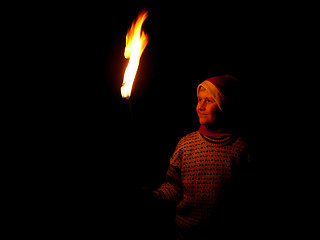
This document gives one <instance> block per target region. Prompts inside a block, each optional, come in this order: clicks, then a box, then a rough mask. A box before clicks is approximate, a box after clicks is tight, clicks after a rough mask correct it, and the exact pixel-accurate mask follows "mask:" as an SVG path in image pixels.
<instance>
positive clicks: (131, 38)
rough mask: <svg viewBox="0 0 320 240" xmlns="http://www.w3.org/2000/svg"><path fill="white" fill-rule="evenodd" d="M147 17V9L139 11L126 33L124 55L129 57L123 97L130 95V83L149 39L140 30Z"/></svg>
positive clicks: (122, 87) (124, 78) (123, 85)
mask: <svg viewBox="0 0 320 240" xmlns="http://www.w3.org/2000/svg"><path fill="white" fill-rule="evenodd" d="M147 17H148V11H142V12H140V13H139V15H138V17H137V19H136V20H135V21H134V22H133V23H132V25H131V28H130V29H129V30H128V32H127V35H126V48H125V50H124V57H125V58H127V59H129V63H128V66H127V68H126V71H125V73H124V77H123V83H122V86H121V96H122V97H123V98H127V99H128V98H130V96H131V90H132V85H133V82H134V78H135V76H136V73H137V70H138V67H139V62H140V57H141V55H142V53H143V51H144V49H145V48H146V46H147V44H148V41H149V37H148V35H147V34H145V33H144V32H143V31H141V27H142V24H143V22H144V20H145V19H146V18H147Z"/></svg>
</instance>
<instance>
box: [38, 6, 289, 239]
mask: <svg viewBox="0 0 320 240" xmlns="http://www.w3.org/2000/svg"><path fill="white" fill-rule="evenodd" d="M143 8H146V9H148V10H149V17H148V18H147V19H146V21H145V23H144V25H143V30H144V31H145V32H146V33H147V34H148V35H149V37H150V41H149V43H148V45H147V47H146V49H145V51H144V53H143V55H142V57H141V61H140V66H139V69H138V72H137V75H136V78H135V82H134V85H133V90H132V97H131V104H132V110H133V115H131V114H130V111H129V107H128V102H127V101H125V100H124V99H122V98H121V95H120V87H121V84H122V80H123V74H124V71H125V68H126V66H127V63H128V61H127V60H126V59H125V58H124V56H123V53H124V48H125V36H126V32H127V30H128V28H129V27H130V26H131V23H132V21H133V20H134V19H135V18H136V17H137V15H138V13H139V11H140V10H141V9H143ZM44 18H45V19H46V21H44V22H42V21H41V20H42V19H44ZM34 21H35V22H36V23H37V26H38V28H37V30H36V31H37V34H39V33H40V35H41V37H40V38H38V39H37V42H38V43H39V45H40V46H41V51H42V53H41V55H43V56H46V58H42V57H40V62H42V63H41V67H39V69H40V68H41V69H42V70H44V71H43V72H42V71H41V74H42V76H41V77H42V78H45V79H48V82H49V84H47V83H46V84H40V88H41V91H39V92H40V94H41V98H40V99H44V101H43V102H42V101H39V99H36V101H37V107H36V108H37V109H36V111H37V112H38V114H39V112H43V114H39V115H40V116H39V118H37V119H36V120H35V125H37V127H39V126H40V130H39V133H38V132H37V135H36V136H37V137H38V140H37V144H38V145H35V146H33V148H35V149H36V150H37V156H39V158H40V159H41V161H40V166H39V164H35V167H36V168H35V169H40V170H39V171H38V170H36V171H37V173H38V174H39V177H35V179H34V184H35V185H36V186H39V189H42V190H41V191H40V192H42V191H44V192H45V194H41V198H40V200H38V201H36V203H37V204H42V205H41V206H42V207H41V209H42V210H41V211H40V213H39V215H37V218H38V220H40V221H41V220H42V219H46V220H43V221H42V224H41V228H42V229H45V231H46V232H47V233H49V234H59V233H60V232H61V231H65V230H67V232H68V234H70V235H71V236H72V235H75V234H76V235H79V236H83V235H88V236H92V235H93V234H97V235H103V236H110V235H111V234H119V235H120V237H121V236H123V235H126V234H128V235H129V236H131V237H132V238H133V237H136V236H137V237H140V239H154V238H153V237H150V236H151V235H152V234H156V235H157V234H159V236H166V235H168V234H171V233H172V228H173V227H172V217H173V215H172V212H173V211H172V210H173V209H172V206H167V208H166V207H165V206H159V205H154V203H152V202H151V201H149V195H148V191H150V190H154V189H156V188H157V187H158V186H159V185H160V184H161V183H162V182H163V181H164V179H165V173H166V169H167V167H168V163H169V159H170V157H171V155H172V154H173V151H174V148H175V146H176V144H177V142H178V141H179V139H180V138H181V137H182V136H184V135H186V134H187V133H190V132H192V131H196V130H197V129H198V127H199V125H198V119H197V115H196V112H195V107H196V101H197V100H196V87H197V86H198V84H199V83H201V82H202V81H203V80H205V79H206V78H209V77H212V76H214V75H219V74H225V73H229V74H232V75H234V76H236V77H237V78H238V79H239V80H240V81H241V82H242V89H241V92H240V94H239V99H238V100H239V103H241V104H240V106H241V111H240V112H241V113H240V114H239V115H238V119H237V121H238V127H239V130H240V132H241V133H242V134H243V135H244V136H245V137H246V138H247V139H248V142H249V144H250V149H251V154H252V157H253V160H254V161H255V164H254V168H253V169H254V172H255V174H254V180H253V182H254V184H253V186H251V187H252V191H251V193H250V198H251V200H250V201H249V202H247V203H246V205H245V206H244V207H243V209H244V210H243V211H242V214H243V215H244V216H243V219H245V218H248V217H249V218H250V221H249V223H248V225H249V226H250V227H248V225H246V224H243V221H241V222H242V225H240V227H238V230H239V229H242V234H246V233H248V231H249V230H248V231H247V228H248V229H251V230H252V229H257V231H258V232H260V233H259V234H261V232H263V233H266V232H268V233H270V234H272V233H274V232H276V231H278V230H279V229H282V220H283V219H287V218H288V216H291V215H290V214H292V213H290V214H289V215H288V212H289V210H288V209H287V208H288V207H287V205H286V203H287V200H288V199H289V197H285V198H284V196H286V194H287V192H289V191H291V187H288V185H287V183H288V181H289V180H288V178H287V177H283V171H282V170H283V169H286V167H287V163H288V161H289V160H288V159H289V158H288V157H284V155H285V154H286V153H283V151H281V152H280V151H279V150H283V148H284V146H283V139H282V138H280V137H279V134H280V135H281V136H282V135H285V134H286V131H287V130H285V128H284V126H285V125H286V118H284V116H285V115H286V114H287V112H289V111H290V108H288V103H290V101H291V99H287V98H283V91H282V90H283V89H285V90H286V91H288V89H287V87H288V82H290V79H289V78H290V77H289V74H288V69H287V67H286V66H285V64H283V63H284V62H287V61H286V60H287V59H288V58H290V57H291V56H290V55H288V53H289V51H288V47H287V45H286V42H287V39H288V37H287V33H288V32H289V31H290V29H291V28H293V26H294V18H293V17H292V16H290V15H287V8H286V6H279V5H277V4H268V3H251V4H245V3H234V2H232V3H231V2H229V1H227V2H225V3H223V4H222V3H219V4H218V3H215V2H213V3H211V2H210V3H206V4H203V3H201V2H194V3H190V4H189V3H183V4H180V3H167V2H164V1H161V3H155V2H153V3H148V2H141V1H138V2H135V3H129V4H128V3H125V2H123V3H113V4H110V5H108V4H100V5H95V4H90V5H88V4H85V3H83V4H78V3H77V4H75V5H72V4H68V5H55V6H47V7H44V8H43V9H42V10H41V14H40V17H35V20H34ZM48 56H49V59H48ZM42 59H43V61H41V60H42ZM38 88H39V86H37V88H36V89H38ZM38 149H40V151H39V150H38ZM285 152H286V151H285ZM290 176H291V175H290ZM36 189H37V188H36ZM36 191H37V192H38V190H36ZM240 208H241V207H240ZM238 217H239V216H238ZM270 217H271V218H272V223H268V222H266V219H270ZM48 218H49V219H50V220H47V219H48ZM239 218H240V219H242V218H241V217H239ZM230 228H231V229H232V226H231V227H230ZM251 230H250V231H251ZM251 233H252V231H251ZM161 234H162V235H161Z"/></svg>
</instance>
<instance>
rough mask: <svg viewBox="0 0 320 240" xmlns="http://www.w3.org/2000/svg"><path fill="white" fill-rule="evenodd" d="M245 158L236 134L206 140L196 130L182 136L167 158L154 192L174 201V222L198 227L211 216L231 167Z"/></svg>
mask: <svg viewBox="0 0 320 240" xmlns="http://www.w3.org/2000/svg"><path fill="white" fill-rule="evenodd" d="M242 161H246V162H247V161H248V151H247V144H246V143H245V142H244V140H243V139H242V138H240V137H236V136H227V137H224V138H220V139H211V138H210V139H209V138H208V137H205V136H203V135H201V134H200V133H199V132H198V131H196V132H192V133H190V134H188V135H186V136H184V137H183V138H182V139H181V140H180V141H179V143H178V144H177V146H176V149H175V152H174V154H173V156H172V158H171V159H170V165H169V167H168V170H167V175H166V181H165V183H164V184H162V185H161V186H160V188H159V189H158V190H156V191H155V194H157V195H158V197H159V198H160V199H166V200H172V201H176V203H177V205H176V217H175V222H176V225H177V226H178V227H180V228H182V229H190V228H194V227H199V226H201V225H203V224H205V223H206V221H208V219H210V218H211V217H212V215H213V214H214V211H215V207H216V205H217V203H218V202H219V197H220V196H221V193H222V192H223V189H224V187H225V186H227V185H228V183H229V182H230V180H231V176H232V173H233V166H236V165H238V164H240V162H242Z"/></svg>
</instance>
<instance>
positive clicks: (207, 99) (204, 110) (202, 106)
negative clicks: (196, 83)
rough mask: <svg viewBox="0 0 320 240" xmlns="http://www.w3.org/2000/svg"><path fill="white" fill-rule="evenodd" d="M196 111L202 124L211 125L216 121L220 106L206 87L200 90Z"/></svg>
mask: <svg viewBox="0 0 320 240" xmlns="http://www.w3.org/2000/svg"><path fill="white" fill-rule="evenodd" d="M196 110H197V113H198V117H199V122H200V124H203V125H211V124H213V123H214V121H215V120H216V117H217V112H218V110H219V106H218V104H217V103H216V102H215V100H214V99H213V97H212V96H211V95H210V94H209V92H208V91H207V90H206V89H205V88H204V87H200V89H199V93H198V105H197V107H196Z"/></svg>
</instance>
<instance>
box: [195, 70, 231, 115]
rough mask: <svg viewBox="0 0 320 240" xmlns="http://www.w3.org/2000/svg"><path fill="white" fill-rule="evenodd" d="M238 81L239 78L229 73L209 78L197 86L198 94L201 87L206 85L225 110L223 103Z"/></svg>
mask: <svg viewBox="0 0 320 240" xmlns="http://www.w3.org/2000/svg"><path fill="white" fill-rule="evenodd" d="M236 82H237V79H236V78H235V77H233V76H231V75H228V74H226V75H222V76H216V77H212V78H208V79H206V80H204V81H203V82H202V83H200V84H199V86H198V88H197V95H198V94H199V90H200V87H204V88H205V89H206V90H207V91H208V92H209V93H210V95H211V96H212V97H213V99H214V100H215V101H216V103H217V104H218V106H219V108H220V110H221V111H222V112H223V108H224V107H223V103H224V102H225V101H226V98H227V97H228V96H229V94H230V92H231V90H232V87H233V85H234V84H235V83H236Z"/></svg>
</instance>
